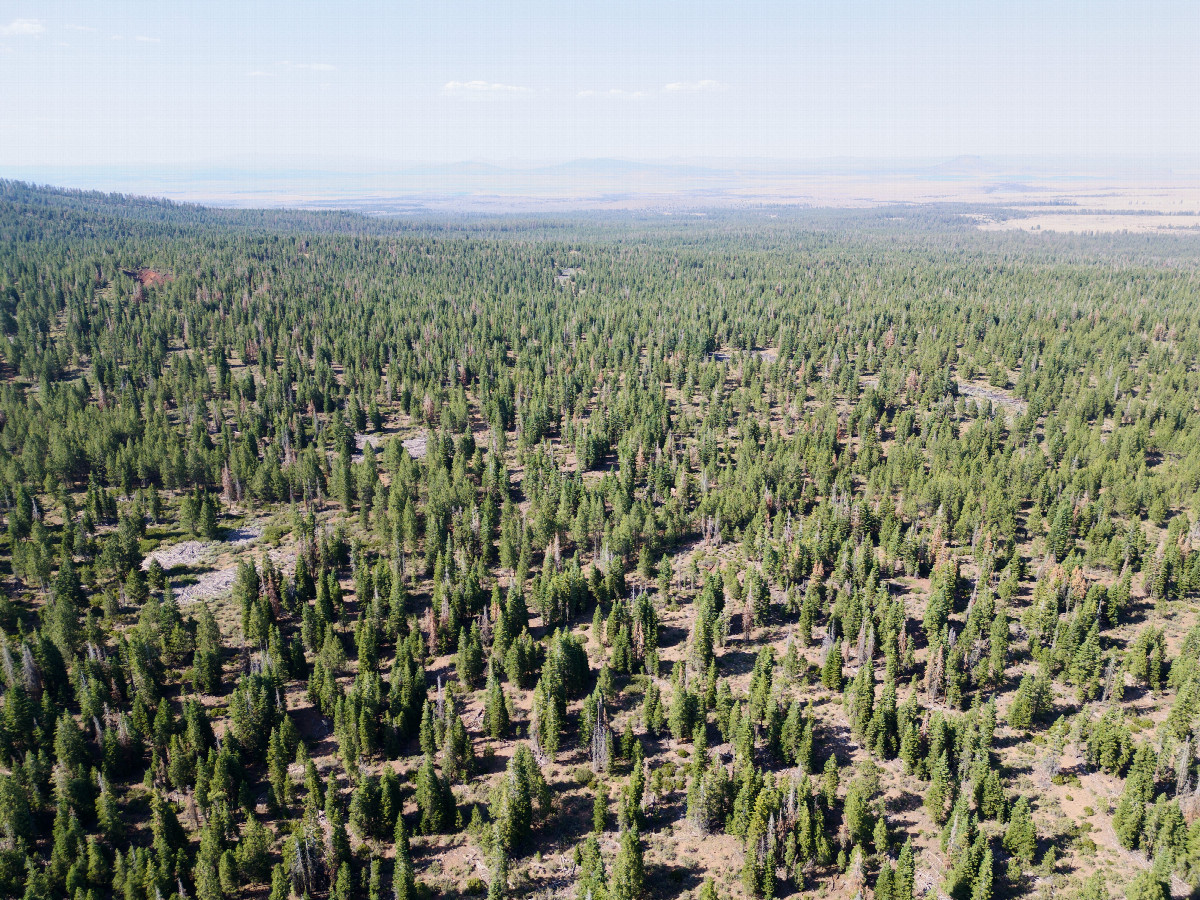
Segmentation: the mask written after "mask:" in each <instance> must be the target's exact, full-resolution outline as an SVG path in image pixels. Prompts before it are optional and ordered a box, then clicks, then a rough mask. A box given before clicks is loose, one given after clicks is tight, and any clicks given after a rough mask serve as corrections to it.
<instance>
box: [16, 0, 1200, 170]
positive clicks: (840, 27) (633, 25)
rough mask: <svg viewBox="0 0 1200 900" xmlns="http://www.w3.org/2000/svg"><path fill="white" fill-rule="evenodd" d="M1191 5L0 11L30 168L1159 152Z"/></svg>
mask: <svg viewBox="0 0 1200 900" xmlns="http://www.w3.org/2000/svg"><path fill="white" fill-rule="evenodd" d="M1197 46H1200V15H1197V11H1196V9H1195V4H1194V0H1192V2H1155V0H1144V2H1111V0H1088V2H1074V0H1038V2H1006V0H980V2H968V0H960V2H941V0H927V2H909V3H901V2H884V0H828V2H826V0H790V2H778V3H777V2H754V0H742V2H721V3H709V2H703V0H688V2H674V0H659V2H654V0H640V2H624V0H604V2H591V0H554V2H533V0H529V2H521V0H511V2H496V0H490V2H466V0H438V2H430V3H426V2H420V0H394V2H386V3H385V2H354V0H342V2H330V0H322V2H307V0H288V2H272V0H261V2H260V0H239V2H226V0H205V2H203V3H174V2H162V0H156V2H135V0H124V2H120V0H118V2H113V0H106V2H98V0H89V2H65V0H36V2H35V0H15V2H12V0H0V175H3V172H4V169H5V168H6V167H7V168H10V169H12V168H14V167H29V166H66V167H70V166H130V167H138V166H159V167H180V168H200V167H206V166H211V167H217V166H237V167H247V168H260V169H272V168H284V167H289V166H291V167H315V168H321V169H330V170H338V171H369V170H373V169H381V168H382V169H388V168H393V169H394V168H399V167H413V166H423V165H430V164H434V165H437V164H444V163H454V162H461V161H486V162H492V163H498V164H508V165H512V164H519V165H527V164H535V163H537V164H541V163H553V162H562V161H565V160H572V159H594V158H620V159H637V160H696V159H729V160H735V159H758V160H780V161H785V160H786V161H795V160H816V159H829V158H856V159H877V160H887V159H910V158H911V159H916V158H949V157H955V156H959V155H964V154H972V155H984V156H1008V157H1013V156H1038V157H1072V156H1080V155H1086V156H1104V155H1121V156H1134V157H1139V158H1140V157H1161V156H1170V155H1176V154H1189V153H1192V154H1194V153H1196V152H1197V150H1198V149H1200V95H1198V93H1197V86H1198V85H1200V54H1198V53H1196V51H1195V48H1196V47H1197Z"/></svg>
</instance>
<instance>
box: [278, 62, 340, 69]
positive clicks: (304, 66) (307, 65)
mask: <svg viewBox="0 0 1200 900" xmlns="http://www.w3.org/2000/svg"><path fill="white" fill-rule="evenodd" d="M283 67H284V68H285V69H302V70H304V71H305V72H333V71H334V70H336V69H337V66H331V65H330V64H329V63H321V62H312V63H294V62H288V61H287V60H284V61H283Z"/></svg>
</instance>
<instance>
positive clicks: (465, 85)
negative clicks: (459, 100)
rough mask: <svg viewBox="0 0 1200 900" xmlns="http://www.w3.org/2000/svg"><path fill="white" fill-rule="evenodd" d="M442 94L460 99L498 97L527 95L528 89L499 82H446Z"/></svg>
mask: <svg viewBox="0 0 1200 900" xmlns="http://www.w3.org/2000/svg"><path fill="white" fill-rule="evenodd" d="M442 93H444V94H451V95H456V96H460V97H500V96H511V95H513V94H528V93H529V88H527V87H520V86H518V85H515V84H503V83H502V82H499V81H447V82H446V83H445V84H444V85H443V86H442Z"/></svg>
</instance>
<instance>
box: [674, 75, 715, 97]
mask: <svg viewBox="0 0 1200 900" xmlns="http://www.w3.org/2000/svg"><path fill="white" fill-rule="evenodd" d="M720 89H721V82H719V81H713V80H712V79H711V78H705V79H704V80H703V81H672V82H671V83H670V84H665V85H663V92H664V93H667V94H702V93H705V92H708V91H717V90H720Z"/></svg>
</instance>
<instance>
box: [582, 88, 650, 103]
mask: <svg viewBox="0 0 1200 900" xmlns="http://www.w3.org/2000/svg"><path fill="white" fill-rule="evenodd" d="M575 96H576V97H579V98H580V99H583V100H641V99H643V98H644V97H645V96H646V92H645V91H626V90H624V89H622V88H610V89H609V90H607V91H593V90H586V91H579V92H578V93H577V94H576V95H575Z"/></svg>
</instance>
